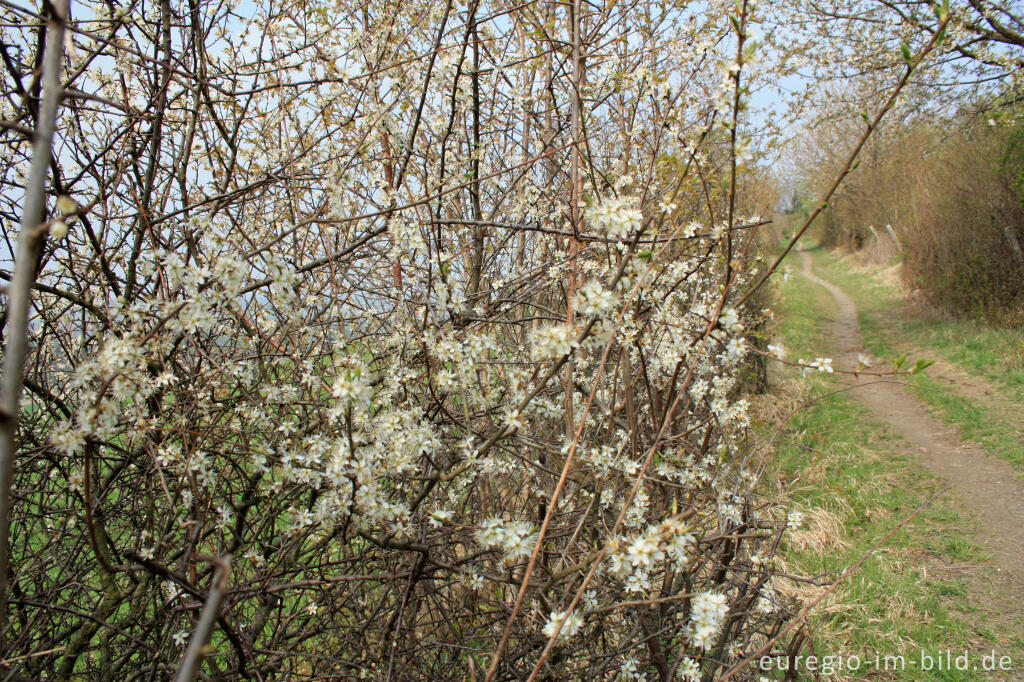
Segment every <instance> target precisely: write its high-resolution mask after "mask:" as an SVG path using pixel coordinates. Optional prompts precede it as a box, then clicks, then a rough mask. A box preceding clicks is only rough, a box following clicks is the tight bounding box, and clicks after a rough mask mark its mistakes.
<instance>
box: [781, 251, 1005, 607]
mask: <svg viewBox="0 0 1024 682" xmlns="http://www.w3.org/2000/svg"><path fill="white" fill-rule="evenodd" d="M800 257H801V258H802V259H803V274H804V276H805V277H807V278H808V279H809V280H811V281H812V282H815V283H816V284H819V285H820V286H822V287H824V288H825V289H826V290H828V292H829V293H830V294H831V295H832V298H833V299H835V302H836V306H837V309H838V310H837V316H836V320H835V330H834V334H835V346H836V349H837V353H836V357H835V360H834V364H835V366H836V368H837V369H843V370H852V369H855V368H856V366H857V363H858V358H857V356H858V353H861V352H863V348H862V346H861V342H860V325H859V324H858V322H857V308H856V306H855V305H854V302H853V299H852V298H850V296H849V295H847V294H846V292H844V291H843V290H842V289H840V288H839V287H837V286H835V285H834V284H832V283H831V282H828V281H826V280H824V279H821V278H820V277H818V276H817V275H815V274H814V272H813V267H812V260H811V257H810V255H809V254H807V253H806V252H803V251H801V252H800ZM849 385H851V386H852V385H856V386H857V388H856V389H855V390H853V391H852V392H851V394H852V395H855V396H857V398H858V399H860V400H861V401H863V403H864V404H865V405H866V406H867V407H868V408H869V409H870V410H871V412H872V413H873V414H874V415H875V416H876V417H877V418H878V420H879V421H880V422H882V423H883V424H886V425H888V427H889V428H890V430H891V431H892V432H893V433H895V434H898V435H900V436H902V437H903V438H905V439H906V440H907V441H909V442H910V443H911V445H912V446H913V447H914V449H915V450H917V451H918V454H919V456H920V460H921V462H922V464H923V465H924V466H925V467H926V468H927V469H928V470H930V471H931V472H932V473H934V474H936V475H938V476H940V477H941V478H942V479H944V480H945V481H946V482H947V483H948V484H949V485H950V486H952V489H951V490H950V491H949V492H948V493H946V494H947V495H952V496H953V498H954V499H955V500H956V502H957V503H958V504H959V505H961V506H962V507H963V508H965V509H966V510H969V511H970V512H972V513H973V514H974V515H975V516H976V517H977V518H978V520H979V522H980V529H981V530H980V531H979V532H978V533H977V534H976V536H975V537H974V538H972V539H973V540H974V541H975V542H976V543H977V544H978V545H981V546H983V547H985V548H986V549H987V550H988V551H989V552H991V555H992V561H991V563H992V565H994V566H995V567H996V571H997V572H996V574H995V575H992V572H991V571H989V572H988V575H987V576H985V578H984V579H985V580H989V579H991V588H992V591H993V593H994V595H995V594H998V595H1000V596H1001V598H1000V599H999V600H1000V601H1004V600H1005V601H1006V602H1007V603H1003V604H996V605H995V606H997V608H1001V609H1003V610H1004V611H1003V612H1004V614H1005V615H1006V616H1009V617H1011V619H1014V620H1016V619H1019V618H1020V616H1021V614H1022V613H1024V487H1022V486H1021V485H1020V484H1019V483H1018V482H1017V479H1016V477H1015V476H1014V472H1013V469H1012V468H1011V466H1010V465H1009V464H1007V463H1006V462H1004V461H1002V460H1000V459H996V458H995V457H992V456H991V455H989V454H987V453H986V452H984V451H983V450H981V449H979V448H977V447H974V446H971V445H968V444H965V443H963V442H961V441H960V440H959V439H958V438H957V436H956V434H955V433H954V432H953V430H952V429H951V428H950V427H949V426H947V425H946V424H944V423H943V422H941V421H939V420H938V419H937V418H935V417H933V416H932V415H931V413H929V412H928V410H927V409H926V408H925V406H924V405H923V404H922V403H921V402H920V401H918V400H917V399H916V398H914V397H913V396H911V395H910V394H908V393H907V392H906V391H905V390H904V388H903V386H902V385H901V382H899V381H892V380H889V381H886V380H879V379H878V378H877V377H865V376H863V375H862V376H861V377H860V379H859V380H856V381H854V380H852V379H850V380H849Z"/></svg>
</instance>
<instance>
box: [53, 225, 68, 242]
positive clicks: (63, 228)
mask: <svg viewBox="0 0 1024 682" xmlns="http://www.w3.org/2000/svg"><path fill="white" fill-rule="evenodd" d="M50 236H51V237H53V238H54V239H58V240H59V239H64V237H67V236H68V224H67V223H66V222H64V221H63V220H55V221H53V222H52V223H50Z"/></svg>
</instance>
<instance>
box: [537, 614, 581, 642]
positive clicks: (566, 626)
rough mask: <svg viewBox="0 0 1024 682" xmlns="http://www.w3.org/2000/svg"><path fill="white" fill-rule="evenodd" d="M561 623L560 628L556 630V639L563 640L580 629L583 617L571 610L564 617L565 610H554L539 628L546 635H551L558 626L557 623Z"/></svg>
mask: <svg viewBox="0 0 1024 682" xmlns="http://www.w3.org/2000/svg"><path fill="white" fill-rule="evenodd" d="M561 621H565V622H563V623H562V629H561V630H560V631H559V632H558V639H557V640H556V641H563V640H566V639H569V638H570V637H572V636H573V635H575V634H576V632H577V631H578V630H579V629H580V627H581V626H582V625H583V618H582V617H581V616H580V615H579V614H578V613H576V612H575V611H573V612H572V613H570V614H569V615H568V617H566V612H565V611H554V612H552V613H551V616H550V617H549V618H548V622H547V623H546V624H545V625H544V629H543V630H541V632H543V633H544V634H545V635H547V636H548V637H552V636H554V634H555V628H557V627H558V623H559V622H561Z"/></svg>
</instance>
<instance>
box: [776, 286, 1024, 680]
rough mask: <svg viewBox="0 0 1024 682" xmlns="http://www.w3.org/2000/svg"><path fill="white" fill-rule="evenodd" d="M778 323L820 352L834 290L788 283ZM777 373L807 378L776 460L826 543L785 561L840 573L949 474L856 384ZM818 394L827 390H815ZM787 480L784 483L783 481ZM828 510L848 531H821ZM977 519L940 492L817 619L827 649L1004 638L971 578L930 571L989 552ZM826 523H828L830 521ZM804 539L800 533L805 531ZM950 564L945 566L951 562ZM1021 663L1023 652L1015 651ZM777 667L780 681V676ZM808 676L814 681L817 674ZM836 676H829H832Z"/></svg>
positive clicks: (789, 339) (989, 642) (972, 676)
mask: <svg viewBox="0 0 1024 682" xmlns="http://www.w3.org/2000/svg"><path fill="white" fill-rule="evenodd" d="M781 289H782V291H781V301H780V304H779V306H778V307H777V311H778V314H777V317H776V319H777V328H776V333H777V334H778V335H779V336H781V341H782V342H783V343H784V345H785V346H786V348H787V350H788V353H789V355H790V357H794V358H795V357H801V356H802V357H808V356H809V357H816V356H820V355H823V354H824V352H823V351H822V349H823V348H828V347H829V346H830V338H829V336H828V334H829V332H830V329H831V327H830V324H829V319H828V316H829V315H831V314H832V313H831V311H833V310H834V305H833V303H832V299H831V297H830V296H829V295H828V293H827V292H825V291H824V290H823V289H821V288H820V287H818V286H817V285H814V284H812V283H811V282H809V281H807V280H806V279H804V278H803V277H799V276H796V275H794V276H792V277H790V278H789V280H788V281H787V282H786V283H784V284H782V285H781ZM775 374H776V376H775V377H774V381H775V383H776V385H779V382H788V385H789V386H790V387H792V386H793V385H794V383H793V382H798V381H803V382H806V383H805V384H804V387H805V388H804V390H805V391H806V396H805V397H806V398H807V399H810V400H812V402H810V404H809V405H808V406H807V407H805V408H804V409H802V410H801V411H799V412H797V414H796V415H795V416H793V417H792V418H791V419H790V420H789V421H788V422H787V423H786V425H785V430H784V433H783V434H782V436H781V437H780V439H779V441H778V446H777V448H776V452H775V459H774V462H773V464H772V467H773V468H772V469H771V470H770V473H771V476H772V478H773V479H774V480H776V481H779V482H780V487H781V488H784V489H785V491H786V493H787V494H788V496H789V497H790V499H791V500H792V502H793V505H794V507H795V508H797V509H802V510H805V511H806V512H807V518H808V521H809V523H808V526H809V528H808V531H809V532H810V533H811V537H817V538H819V540H820V542H819V543H818V545H816V546H815V545H813V544H811V545H808V546H800V545H799V544H798V543H797V542H793V541H790V542H787V543H784V546H783V548H782V549H783V559H784V561H785V562H786V564H787V566H788V568H789V570H790V571H791V572H792V573H796V574H802V575H823V576H825V580H826V581H827V580H831V579H834V577H836V576H837V575H838V574H839V573H840V572H841V571H842V570H844V569H845V568H846V567H848V566H850V565H852V564H853V563H854V562H856V561H857V560H858V559H860V558H861V557H862V556H863V555H864V553H865V552H866V551H867V550H868V549H869V548H870V547H871V546H872V545H873V544H874V543H875V542H877V541H878V539H880V538H881V537H883V536H884V535H885V534H886V533H888V532H889V531H890V530H891V529H892V528H893V527H894V526H895V525H896V524H897V523H899V522H900V521H901V520H902V519H903V518H905V517H907V516H909V515H910V514H911V513H912V512H913V510H914V509H916V508H917V507H919V506H920V505H921V504H922V503H923V502H925V501H926V500H927V499H928V498H929V497H930V496H931V495H932V494H933V493H934V492H935V491H936V490H937V489H938V488H939V483H938V481H937V480H936V479H935V478H934V477H933V476H931V475H929V474H927V473H926V472H924V471H923V470H922V469H920V467H919V466H918V465H917V463H916V461H915V459H914V457H913V455H912V454H910V453H909V452H908V451H907V450H906V445H905V444H904V443H903V442H902V441H901V440H900V439H899V438H897V437H895V436H892V435H891V434H889V433H888V432H887V431H886V429H885V428H884V427H883V426H881V425H880V424H878V423H876V422H874V421H873V420H872V419H871V417H870V415H869V413H868V412H867V411H866V409H865V408H863V407H862V406H861V405H860V404H859V403H857V402H854V401H852V400H851V399H850V398H849V397H847V396H846V395H845V394H836V395H830V396H827V397H822V396H824V394H826V393H828V392H829V391H831V390H833V389H834V388H835V384H833V382H832V380H831V379H830V378H829V377H827V376H824V375H813V376H810V377H808V378H807V379H803V380H801V379H797V378H796V372H795V370H793V369H791V368H781V369H779V370H778V371H776V372H775ZM815 398H820V399H817V400H814V399H815ZM781 482H785V483H784V484H783V483H781ZM814 509H823V510H825V511H827V512H828V514H829V518H831V519H833V521H834V522H835V523H836V524H837V526H836V527H838V528H841V532H840V533H838V535H841V537H834V536H835V535H837V533H835V531H834V529H833V530H832V531H831V532H829V530H828V526H827V525H823V526H822V527H821V528H820V532H816V529H815V523H816V521H814V520H813V519H812V513H811V510H814ZM971 524H972V520H971V519H969V518H965V517H964V516H962V515H961V514H960V513H958V511H957V510H956V509H955V508H954V507H953V506H952V505H951V504H950V503H949V502H947V501H945V500H944V499H942V498H939V499H937V500H935V501H934V502H933V503H932V504H931V506H929V507H927V508H925V509H924V511H922V512H921V513H920V514H919V515H918V516H917V517H915V518H914V519H913V520H911V521H910V522H909V523H908V524H907V526H905V527H904V528H903V529H902V530H901V531H899V532H897V533H896V535H894V536H893V537H892V538H891V539H890V540H889V541H888V542H887V543H886V544H885V545H883V546H882V547H881V548H880V549H879V550H878V551H877V552H876V553H875V554H873V555H872V556H870V557H869V558H868V559H867V560H866V561H865V563H864V564H863V566H862V567H861V568H860V569H859V570H858V571H857V572H856V573H854V574H853V575H852V576H850V578H848V579H847V581H846V582H845V583H843V584H842V585H841V586H840V587H839V589H838V591H837V595H836V598H835V600H834V602H835V603H834V605H833V607H832V608H831V609H828V608H826V609H824V610H822V609H821V608H820V607H819V610H818V615H816V616H815V617H814V622H813V623H812V626H813V629H814V630H815V633H816V634H815V636H814V650H815V653H816V654H817V655H818V656H828V655H831V656H851V655H858V656H860V657H861V658H862V659H864V658H867V657H870V658H871V659H872V660H873V657H874V654H875V652H878V653H879V654H880V655H881V656H885V655H893V656H896V655H903V656H905V657H906V659H907V660H908V661H910V660H914V661H918V660H920V656H921V653H922V652H924V654H926V655H932V656H934V655H936V654H937V653H938V652H940V651H946V650H947V649H953V650H956V651H960V650H963V649H965V648H966V649H967V650H969V651H972V652H979V655H980V652H983V651H987V650H988V649H991V648H996V649H998V648H999V645H998V644H996V643H995V642H996V635H995V634H993V633H992V632H990V631H989V629H987V628H986V627H984V625H982V624H980V623H979V622H978V620H979V618H978V617H977V615H976V614H975V613H974V609H972V608H970V606H969V604H970V601H969V600H968V599H967V596H968V585H966V584H964V583H963V582H961V581H959V580H955V579H949V578H946V577H943V576H941V575H940V577H939V578H936V577H935V572H934V571H932V572H928V571H927V569H928V567H929V566H932V567H934V566H943V565H948V564H951V563H963V562H964V560H965V559H969V560H970V561H971V562H975V563H976V562H978V561H979V560H981V559H982V558H983V555H982V553H981V552H980V551H979V549H978V548H977V547H976V546H974V545H973V544H972V543H971V542H970V541H969V539H968V538H969V535H968V532H969V530H970V528H971ZM819 525H821V524H819ZM794 539H798V536H794ZM940 573H941V572H940ZM1014 660H1015V661H1018V660H1020V659H1019V658H1017V657H1016V656H1015V658H1014ZM843 676H844V678H845V679H851V678H852V679H863V678H872V679H879V678H881V679H907V680H982V679H989V678H987V677H985V676H984V673H980V672H973V671H966V672H958V671H951V672H948V671H942V672H939V671H930V672H929V671H923V670H920V669H919V666H914V665H907V666H906V669H905V670H903V671H901V672H899V673H891V672H890V673H882V674H879V673H877V672H876V671H875V670H874V667H873V666H865V667H863V668H861V670H860V671H859V672H858V673H851V672H844V673H843ZM781 677H782V675H781V674H778V673H777V674H776V677H775V678H773V679H780V678H781ZM800 679H812V677H811V676H810V675H807V676H804V677H801V678H800ZM825 679H829V678H827V677H826V678H825Z"/></svg>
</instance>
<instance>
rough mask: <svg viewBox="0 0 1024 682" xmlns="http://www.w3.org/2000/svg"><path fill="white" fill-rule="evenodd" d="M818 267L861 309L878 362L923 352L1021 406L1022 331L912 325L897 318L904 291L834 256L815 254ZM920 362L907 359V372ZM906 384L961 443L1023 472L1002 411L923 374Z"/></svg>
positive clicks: (1014, 430) (1023, 459) (1022, 450)
mask: <svg viewBox="0 0 1024 682" xmlns="http://www.w3.org/2000/svg"><path fill="white" fill-rule="evenodd" d="M812 255H813V257H814V262H815V269H816V270H817V271H818V273H819V274H820V275H821V276H823V277H825V278H826V279H828V280H830V281H832V282H834V283H835V284H837V285H838V286H839V287H841V288H842V289H843V290H844V291H846V292H847V293H848V294H849V295H850V296H852V297H853V299H854V301H855V302H856V304H857V312H858V315H859V318H860V326H861V337H862V342H863V344H864V347H865V348H866V349H867V350H868V351H869V352H870V353H871V354H872V355H874V356H875V357H878V358H881V359H883V360H887V361H895V359H896V358H897V357H898V356H899V355H901V353H900V352H898V351H897V350H896V348H895V345H896V344H897V343H899V340H900V339H905V340H908V341H911V342H912V343H913V344H914V345H915V346H918V347H920V348H922V349H923V350H924V352H925V359H935V358H942V359H944V360H946V361H947V362H950V363H952V364H955V365H958V366H959V367H961V368H962V369H963V370H965V371H967V372H968V373H972V374H975V375H978V376H981V377H983V378H985V379H986V380H987V381H989V382H990V383H991V384H993V385H995V386H996V387H997V389H998V392H999V393H1000V394H1001V397H1002V399H1004V400H1006V401H1009V402H1014V403H1017V404H1024V332H1021V331H1020V330H1011V329H1000V328H995V327H990V326H987V325H984V324H982V323H977V322H970V321H955V320H941V319H915V318H911V317H909V316H906V315H902V314H900V309H901V303H902V301H901V299H900V296H899V292H898V291H897V290H896V289H895V288H894V287H893V286H890V285H887V284H885V283H883V282H880V281H879V280H878V279H877V278H874V277H871V276H865V274H864V273H862V272H853V271H852V270H851V269H850V268H849V267H848V265H847V264H846V263H845V262H843V261H842V260H840V259H839V258H837V257H836V256H835V255H834V254H832V253H830V252H828V251H824V250H815V251H814V252H813V254H812ZM915 360H916V358H908V362H907V364H906V365H905V368H909V367H912V366H913V364H914V361H915ZM906 380H907V383H908V384H909V385H910V386H911V387H912V388H913V389H914V391H915V392H916V394H917V395H918V397H920V398H921V399H922V400H924V401H925V402H926V403H927V404H928V405H929V406H930V407H931V408H932V409H933V410H934V412H935V413H936V415H937V416H938V417H939V418H940V419H942V420H943V421H945V422H946V423H948V424H950V425H952V426H954V427H956V429H957V431H958V432H959V435H960V437H961V438H962V439H964V440H969V441H973V442H975V443H978V444H979V445H980V446H981V447H983V448H984V449H985V450H986V451H988V452H990V453H992V454H993V455H995V456H997V457H1000V458H1002V459H1004V460H1006V461H1008V462H1010V463H1011V464H1013V465H1014V466H1015V467H1016V468H1017V469H1018V470H1019V471H1020V472H1022V473H1024V447H1021V438H1022V435H1024V434H1022V433H1021V432H1020V430H1019V429H1020V425H1019V424H1017V423H1016V421H1015V420H1013V419H1012V418H1008V417H1007V416H1006V415H1003V414H1000V413H999V412H998V411H997V410H991V409H984V408H983V407H982V406H981V405H979V404H978V403H977V402H976V401H975V400H973V399H971V398H970V397H968V396H964V395H958V394H957V393H954V392H952V391H951V390H950V389H949V387H948V386H947V385H945V384H941V383H939V382H937V381H936V380H935V379H933V378H932V377H930V376H929V375H928V373H927V371H926V372H924V373H922V374H917V375H914V376H910V377H906Z"/></svg>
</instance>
